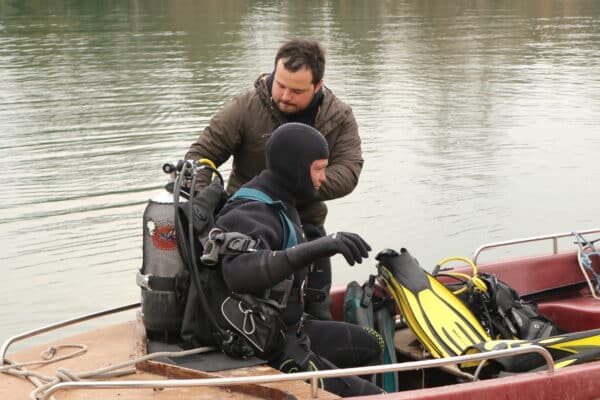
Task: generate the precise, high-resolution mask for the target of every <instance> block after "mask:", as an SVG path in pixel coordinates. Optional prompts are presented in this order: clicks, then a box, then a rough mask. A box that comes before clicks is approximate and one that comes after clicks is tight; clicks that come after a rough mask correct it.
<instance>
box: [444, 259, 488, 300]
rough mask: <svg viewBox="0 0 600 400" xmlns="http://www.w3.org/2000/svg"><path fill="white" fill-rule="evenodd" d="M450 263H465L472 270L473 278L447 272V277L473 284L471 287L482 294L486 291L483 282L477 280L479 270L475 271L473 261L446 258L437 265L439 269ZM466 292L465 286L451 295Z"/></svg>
mask: <svg viewBox="0 0 600 400" xmlns="http://www.w3.org/2000/svg"><path fill="white" fill-rule="evenodd" d="M450 261H462V262H464V263H466V264H467V265H468V266H469V267H471V269H472V270H473V276H469V275H467V274H463V273H462V272H448V273H447V275H450V276H454V277H457V278H463V279H467V280H470V281H471V282H473V285H475V288H477V289H479V290H480V291H482V292H485V291H487V285H486V284H485V282H484V281H483V280H481V279H480V278H479V276H478V275H479V270H478V269H477V266H476V265H475V263H474V262H473V261H471V260H469V259H468V258H466V257H448V258H444V259H443V260H442V261H440V262H439V263H438V265H439V266H440V267H441V266H442V265H444V264H447V263H449V262H450ZM466 290H467V287H466V286H465V287H462V288H460V289H458V290H455V291H454V292H453V293H454V294H460V293H462V292H464V291H466Z"/></svg>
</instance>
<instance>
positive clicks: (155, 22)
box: [0, 0, 600, 337]
mask: <svg viewBox="0 0 600 400" xmlns="http://www.w3.org/2000/svg"><path fill="white" fill-rule="evenodd" d="M83 3H87V2H83ZM599 16H600V4H599V3H597V2H595V1H593V0H588V1H585V0H579V1H577V0H572V1H563V2H558V1H531V2H522V1H518V0H514V1H504V2H500V4H499V3H498V2H495V1H491V0H489V1H478V2H475V3H474V2H470V1H459V2H453V4H452V5H450V4H446V2H436V1H417V0H412V1H411V0H404V1H393V2H376V3H365V4H352V5H350V4H349V3H347V2H343V1H329V2H320V1H302V2H275V1H257V2H236V1H206V2H201V4H200V3H198V2H193V1H189V0H188V1H166V0H165V1H158V0H153V1H145V2H139V1H133V0H132V1H129V2H119V1H108V2H101V3H91V4H80V2H70V1H56V2H53V3H52V5H48V4H45V3H43V2H35V1H23V2H15V1H6V0H0V82H1V84H0V139H1V143H0V171H2V172H1V174H2V176H1V178H2V179H1V180H0V182H1V183H0V184H1V185H2V193H3V195H2V202H1V204H0V226H1V230H0V243H1V246H2V249H3V254H2V256H1V257H0V259H1V265H2V271H3V273H4V274H5V277H4V279H2V281H1V282H2V283H0V289H1V290H0V304H3V306H2V307H0V326H2V328H0V337H5V336H6V335H8V334H11V333H16V332H18V331H21V330H24V329H28V328H31V327H33V326H36V325H39V324H41V323H44V322H49V321H53V320H57V319H62V318H66V317H70V316H72V315H75V314H80V313H84V312H89V311H94V310H96V309H99V308H103V307H109V306H115V305H119V304H124V303H129V302H131V301H135V300H136V299H137V296H138V292H137V288H136V287H135V284H134V273H135V270H136V269H137V268H139V266H140V264H141V237H140V233H141V214H142V212H143V209H144V204H145V202H146V200H147V199H148V198H149V197H150V196H151V195H152V193H153V192H155V191H156V190H157V189H158V188H160V186H161V185H162V184H163V183H164V181H165V178H166V177H165V176H163V174H162V173H161V172H160V166H161V164H162V162H163V161H168V160H172V159H177V158H179V157H181V156H182V155H183V154H184V153H185V151H186V150H187V147H188V145H189V144H190V143H191V142H192V141H193V140H194V139H195V137H196V136H197V134H198V133H199V132H200V131H201V129H202V128H203V127H204V125H205V124H206V122H207V121H208V119H209V118H210V116H211V115H212V114H213V113H214V112H215V111H216V110H217V109H218V108H219V106H220V105H221V104H222V103H223V102H224V101H225V100H226V99H228V98H229V97H230V96H232V95H234V94H235V93H237V92H239V91H240V90H242V89H244V88H248V87H250V86H251V84H252V82H253V81H254V79H255V78H256V76H258V74H259V73H261V72H266V71H269V70H270V69H271V68H272V63H273V57H274V54H275V51H276V49H277V47H278V46H279V45H280V44H281V42H282V41H283V40H285V39H288V38H291V37H294V36H307V37H315V38H318V39H319V40H321V41H322V43H323V45H324V47H326V49H327V52H328V53H327V54H328V67H327V71H326V76H325V79H326V84H327V85H328V86H329V87H331V88H332V89H333V90H334V91H335V92H336V93H337V94H338V95H339V96H340V97H341V98H342V99H344V100H346V101H347V102H348V103H349V104H350V105H351V106H352V107H353V109H354V112H355V115H356V117H357V119H358V121H359V125H360V128H361V135H362V138H363V150H364V157H365V160H366V163H365V168H364V170H363V174H362V176H361V182H360V184H359V186H358V188H357V189H356V191H355V192H354V193H352V194H351V195H350V196H347V197H346V198H343V199H339V200H336V201H334V202H331V204H330V217H329V220H328V223H327V227H328V229H329V230H330V231H335V230H339V229H344V230H355V231H357V232H359V233H361V234H363V236H365V238H367V240H368V241H369V242H371V244H372V245H373V247H374V248H375V249H381V248H384V247H396V248H397V247H400V246H406V247H408V248H409V249H410V250H411V252H412V253H413V254H415V255H416V256H417V257H418V258H419V259H420V260H421V262H422V263H423V264H424V265H425V266H428V267H429V266H432V265H434V264H435V263H436V262H437V261H439V260H440V259H441V258H444V257H446V256H450V255H466V256H468V255H470V252H471V251H472V250H473V249H474V248H475V247H477V246H478V245H480V244H482V243H483V242H489V241H497V240H503V239H508V238H513V237H519V236H531V235H535V234H541V233H548V232H563V231H569V230H572V229H584V228H591V227H593V226H596V225H598V223H597V222H596V221H595V220H594V219H593V216H594V215H595V210H594V204H595V201H594V199H595V198H596V196H597V195H598V194H599V192H600V189H597V185H594V184H593V180H592V179H593V178H594V175H595V172H596V171H597V167H596V164H597V162H596V160H597V157H598V154H599V153H598V151H599V150H600V138H599V137H598V135H597V132H598V127H599V126H600V78H598V77H599V76H600V58H599V57H598V56H597V55H598V53H599V51H600V19H599ZM372 264H373V261H372V260H369V262H368V263H367V265H363V266H359V267H358V268H356V267H355V268H353V269H350V268H348V267H345V266H343V265H342V262H341V260H339V259H337V258H336V259H335V265H336V270H337V271H338V272H337V273H334V274H335V275H336V276H337V277H338V282H339V283H342V279H343V278H342V277H343V276H352V277H353V278H355V279H363V278H365V277H366V276H367V275H368V274H369V273H371V272H373V271H374V269H373V268H372ZM340 270H344V272H340ZM345 272H347V273H345ZM15 310H27V314H26V315H23V314H19V313H16V312H15Z"/></svg>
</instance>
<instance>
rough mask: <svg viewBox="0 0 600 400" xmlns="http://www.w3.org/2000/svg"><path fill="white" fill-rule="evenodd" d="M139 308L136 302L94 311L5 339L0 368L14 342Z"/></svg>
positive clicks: (0, 350) (0, 351) (0, 352)
mask: <svg viewBox="0 0 600 400" xmlns="http://www.w3.org/2000/svg"><path fill="white" fill-rule="evenodd" d="M139 306H140V303H139V302H137V303H131V304H127V305H124V306H120V307H115V308H109V309H107V310H102V311H96V312H93V313H90V314H85V315H81V316H79V317H75V318H71V319H67V320H64V321H60V322H55V323H53V324H50V325H46V326H43V327H41V328H36V329H32V330H30V331H27V332H24V333H20V334H18V335H15V336H12V337H10V338H8V339H6V340H5V341H4V342H3V343H2V346H1V347H0V367H1V366H3V365H4V358H5V357H6V353H7V351H8V347H9V346H10V345H11V344H13V343H15V342H18V341H21V340H23V339H27V338H30V337H32V336H36V335H40V334H42V333H46V332H50V331H53V330H56V329H59V328H63V327H65V326H69V325H74V324H77V323H80V322H84V321H88V320H90V319H94V318H99V317H103V316H105V315H110V314H116V313H119V312H122V311H127V310H131V309H133V308H137V307H139Z"/></svg>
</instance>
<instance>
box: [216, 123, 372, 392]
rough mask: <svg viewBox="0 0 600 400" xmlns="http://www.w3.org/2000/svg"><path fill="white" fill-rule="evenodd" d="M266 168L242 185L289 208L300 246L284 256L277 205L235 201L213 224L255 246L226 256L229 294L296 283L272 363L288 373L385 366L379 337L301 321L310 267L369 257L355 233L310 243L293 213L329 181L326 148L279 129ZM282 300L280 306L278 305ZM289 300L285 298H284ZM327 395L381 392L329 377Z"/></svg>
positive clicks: (309, 132)
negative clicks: (282, 342)
mask: <svg viewBox="0 0 600 400" xmlns="http://www.w3.org/2000/svg"><path fill="white" fill-rule="evenodd" d="M265 152H266V160H267V168H266V169H265V170H263V171H262V172H261V173H260V174H259V175H258V176H257V177H255V178H254V179H252V180H251V181H250V182H248V183H246V184H245V185H243V186H242V188H249V189H255V190H259V191H260V192H263V193H265V194H267V195H268V196H269V197H270V198H271V199H272V200H275V201H279V202H281V203H282V204H283V206H284V207H285V213H286V215H287V217H288V218H289V219H290V220H291V221H292V223H293V228H294V230H295V233H296V236H297V243H298V244H296V245H295V246H293V247H290V248H286V249H284V248H283V247H284V246H283V244H282V243H283V240H282V238H283V237H284V234H285V233H284V231H285V228H284V225H283V224H282V220H281V217H280V215H279V212H278V210H277V209H276V208H275V207H273V205H269V204H266V203H264V202H260V201H253V200H249V199H247V198H237V199H236V198H234V199H233V200H230V201H229V202H228V203H227V204H226V205H225V206H224V208H223V209H222V210H221V212H220V213H219V216H218V217H217V221H216V224H217V225H218V226H219V227H220V228H222V229H224V230H226V231H230V232H240V233H243V234H246V235H248V236H250V237H252V238H253V239H255V240H257V241H258V245H257V248H256V249H255V251H252V252H248V253H242V254H230V255H226V256H224V257H223V259H222V262H221V272H222V276H223V279H224V281H225V283H226V284H227V286H228V288H229V289H230V290H231V291H233V292H237V293H249V294H253V295H256V296H265V293H274V292H277V291H276V290H273V289H275V288H277V287H278V284H280V283H281V282H282V281H284V280H286V279H290V280H291V281H292V285H291V290H288V293H287V295H289V297H288V299H287V303H286V304H285V306H284V308H283V310H282V312H281V320H282V321H283V323H284V324H285V326H286V333H285V334H286V345H285V348H282V350H281V352H279V354H277V355H276V356H273V357H272V358H271V359H270V360H268V361H269V364H270V365H271V366H273V367H275V368H278V369H280V370H282V371H284V372H293V371H298V370H310V369H319V370H322V369H334V368H346V367H356V366H363V365H374V364H377V363H378V362H379V361H380V357H381V351H382V348H381V346H380V343H382V340H381V337H379V336H378V334H377V333H376V332H372V331H367V330H365V329H364V328H362V327H360V326H357V325H353V324H349V323H345V322H336V321H321V320H312V319H307V320H304V319H303V312H304V295H303V288H304V285H305V281H306V277H307V274H308V271H309V268H310V266H311V264H312V263H313V262H314V261H315V260H318V259H319V258H323V257H331V256H332V255H334V254H342V255H343V256H344V257H345V258H346V260H347V261H348V263H349V264H351V265H354V263H355V262H358V263H360V262H362V259H363V258H366V257H367V256H368V251H369V250H371V248H370V247H369V245H368V244H367V243H366V242H365V241H364V240H363V239H362V238H361V237H360V236H358V235H357V234H354V233H348V232H338V233H333V234H330V235H327V236H324V237H322V238H319V239H316V240H312V241H310V242H307V241H306V238H305V237H304V234H303V230H302V227H301V225H300V218H299V216H298V211H297V210H296V207H295V205H296V202H297V201H305V200H307V199H310V198H311V196H314V195H315V193H316V190H318V188H319V186H320V185H321V184H322V183H323V182H324V181H325V179H326V177H325V167H326V166H327V162H328V157H329V149H328V145H327V142H326V140H325V139H324V138H323V136H322V135H321V134H320V133H319V132H318V131H317V130H316V129H314V128H312V127H310V126H308V125H305V124H301V123H287V124H284V125H282V126H280V127H279V128H277V129H276V130H275V131H274V132H273V134H272V135H271V137H270V139H269V140H268V142H267V144H266V147H265ZM281 297H282V296H281V295H280V294H278V295H277V300H279V299H281ZM284 297H286V296H284ZM324 388H325V389H326V390H329V391H331V392H333V393H336V394H338V395H340V396H358V395H367V394H377V393H382V391H381V389H380V388H378V387H377V386H375V385H374V384H372V383H371V382H369V381H367V380H365V379H362V378H359V377H345V378H328V379H325V380H324Z"/></svg>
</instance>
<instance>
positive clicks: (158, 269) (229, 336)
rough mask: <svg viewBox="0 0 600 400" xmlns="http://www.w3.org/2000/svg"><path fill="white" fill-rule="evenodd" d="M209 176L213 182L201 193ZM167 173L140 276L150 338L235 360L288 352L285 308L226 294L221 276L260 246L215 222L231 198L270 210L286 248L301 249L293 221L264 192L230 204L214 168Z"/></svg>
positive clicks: (172, 168) (147, 228)
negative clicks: (213, 349) (230, 258)
mask: <svg viewBox="0 0 600 400" xmlns="http://www.w3.org/2000/svg"><path fill="white" fill-rule="evenodd" d="M203 169H208V170H210V171H211V172H212V173H213V174H214V177H215V178H214V179H213V180H212V182H211V183H210V184H209V185H208V186H207V187H205V188H203V189H202V190H200V191H196V190H195V186H196V179H197V177H198V174H199V171H201V170H203ZM163 171H164V172H166V173H170V174H171V176H172V182H170V183H169V184H168V185H167V186H166V187H165V189H166V190H165V191H164V193H161V195H160V196H159V197H156V198H154V199H152V200H151V201H150V202H149V203H148V205H147V207H146V210H145V212H144V243H143V244H144V245H143V252H144V257H143V264H142V268H141V269H140V271H139V272H138V274H137V283H138V285H139V286H140V287H141V289H142V292H141V294H142V320H143V322H144V325H145V327H146V331H147V335H148V338H150V339H155V340H158V341H162V342H172V343H176V342H183V343H186V346H188V347H189V346H198V345H203V346H206V345H214V346H217V347H218V348H219V349H221V350H222V351H223V352H224V353H225V354H227V355H229V356H231V357H233V358H249V357H253V356H257V357H260V358H263V359H267V358H269V357H270V356H271V355H272V354H273V353H276V352H278V351H279V350H280V348H281V347H282V346H283V345H284V334H283V329H284V326H283V322H282V321H281V320H280V318H279V316H280V310H281V309H282V308H283V307H282V306H281V305H280V304H274V302H273V301H272V300H267V299H263V298H260V297H259V296H252V295H247V294H246V295H242V294H236V293H233V292H231V291H230V290H229V289H228V288H227V286H226V284H225V282H224V281H223V278H222V276H221V274H220V272H219V271H218V269H217V266H218V263H219V261H220V258H221V257H222V256H223V255H226V254H239V253H244V252H249V251H253V249H254V247H255V246H256V241H255V240H253V239H252V238H250V237H249V236H247V235H243V234H241V233H238V232H225V231H223V230H221V229H219V228H218V227H217V226H216V225H215V217H216V215H217V214H218V212H219V211H220V210H221V209H222V207H223V206H224V205H225V203H226V202H227V201H229V200H231V199H233V198H242V199H248V200H251V201H260V202H262V203H265V204H268V205H270V206H272V207H274V208H275V209H276V210H278V213H279V214H280V219H281V223H282V225H283V229H284V238H283V246H284V248H287V247H291V246H294V245H295V244H296V243H297V238H296V235H295V231H294V229H293V227H292V223H291V221H289V219H288V217H287V215H286V214H285V212H283V210H282V209H281V207H280V206H281V205H280V204H279V202H274V201H273V200H271V199H270V198H269V197H268V196H267V195H266V194H265V193H263V192H261V191H259V190H252V189H244V190H240V191H238V192H237V193H236V194H235V195H234V196H233V197H232V198H231V199H230V198H229V197H228V196H227V193H226V192H225V190H224V188H223V178H222V176H221V175H220V173H219V172H218V171H217V170H216V168H215V166H214V164H213V163H212V162H211V161H210V160H205V159H203V160H200V161H198V162H191V161H181V162H179V163H177V164H165V165H164V166H163ZM284 282H287V280H286V281H284ZM288 286H289V287H290V288H291V282H290V283H289V285H288ZM288 290H289V288H288ZM284 297H285V298H287V296H284Z"/></svg>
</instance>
